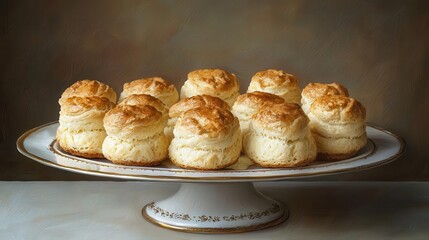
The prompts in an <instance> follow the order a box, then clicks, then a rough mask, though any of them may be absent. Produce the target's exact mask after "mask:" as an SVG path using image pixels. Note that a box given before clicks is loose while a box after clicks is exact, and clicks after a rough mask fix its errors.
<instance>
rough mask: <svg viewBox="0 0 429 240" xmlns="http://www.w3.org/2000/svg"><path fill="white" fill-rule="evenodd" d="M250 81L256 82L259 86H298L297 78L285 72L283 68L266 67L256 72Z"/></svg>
mask: <svg viewBox="0 0 429 240" xmlns="http://www.w3.org/2000/svg"><path fill="white" fill-rule="evenodd" d="M252 82H258V83H259V84H260V85H261V87H263V88H265V87H268V86H281V85H284V86H289V87H295V86H298V80H297V79H296V77H295V76H294V75H292V74H289V73H286V72H284V71H283V70H275V69H268V70H265V71H260V72H257V73H256V74H255V75H254V76H253V77H252Z"/></svg>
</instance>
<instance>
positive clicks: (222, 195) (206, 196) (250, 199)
mask: <svg viewBox="0 0 429 240" xmlns="http://www.w3.org/2000/svg"><path fill="white" fill-rule="evenodd" d="M57 128H58V123H57V122H53V123H48V124H45V125H42V126H39V127H36V128H33V129H31V130H29V131H27V132H26V133H24V134H23V135H22V136H21V137H20V138H19V139H18V141H17V148H18V150H19V152H21V153H22V154H23V155H25V156H27V157H29V158H31V159H33V160H35V161H37V162H39V163H42V164H44V165H47V166H51V167H55V168H59V169H63V170H67V171H71V172H77V173H83V174H89V175H95V176H103V177H112V178H120V179H128V180H150V181H170V182H181V186H180V188H179V190H178V191H177V192H176V193H175V194H173V195H172V196H170V197H168V198H166V199H162V200H159V201H156V202H151V203H148V204H147V205H146V206H144V208H143V209H142V215H143V217H144V218H145V219H146V220H148V221H149V222H151V223H154V224H157V225H160V226H162V227H165V228H169V229H173V230H180V231H185V232H197V233H235V232H246V231H253V230H258V229H263V228H267V227H270V226H275V225H277V224H280V223H282V222H284V221H285V220H286V219H287V218H288V216H289V211H288V209H287V207H286V206H285V204H283V203H281V202H278V201H276V200H274V199H271V198H269V197H268V196H265V195H264V194H262V193H260V192H259V191H258V190H257V189H255V187H254V186H253V182H257V181H269V180H284V179H292V178H299V177H310V176H319V175H325V174H333V173H341V172H352V171H358V170H363V169H368V168H373V167H377V166H380V165H383V164H386V163H388V162H390V161H393V160H394V159H396V158H397V157H399V156H400V155H401V154H402V153H403V151H404V148H405V145H404V141H403V140H402V138H400V137H398V136H396V135H395V134H393V133H391V132H388V131H385V130H383V129H381V128H379V127H374V126H367V127H366V130H367V134H368V139H369V141H368V143H367V145H366V146H365V147H364V148H363V149H362V150H360V151H359V152H358V153H357V154H356V155H355V156H354V157H352V158H349V159H346V160H342V161H338V162H315V163H313V164H311V165H309V166H305V167H299V168H279V169H267V168H260V167H256V166H251V167H249V168H248V169H245V170H228V169H227V170H218V171H194V170H186V169H180V168H176V167H173V166H172V165H170V164H167V165H161V166H158V167H135V166H122V165H116V164H112V163H110V162H108V161H107V160H105V159H96V160H94V159H86V158H81V157H76V156H73V155H70V154H68V153H66V152H64V151H63V150H62V149H61V148H60V147H59V146H58V144H57V143H56V141H55V133H56V130H57Z"/></svg>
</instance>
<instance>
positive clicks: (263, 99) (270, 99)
mask: <svg viewBox="0 0 429 240" xmlns="http://www.w3.org/2000/svg"><path fill="white" fill-rule="evenodd" d="M284 102H285V101H284V99H283V98H281V97H280V96H277V95H274V94H271V93H266V92H259V91H256V92H251V93H246V94H242V95H240V96H238V98H237V101H235V103H234V106H232V113H233V114H234V115H235V116H236V117H237V118H238V120H239V121H240V129H241V135H242V136H243V137H244V136H245V135H246V134H247V131H248V129H249V123H250V119H251V118H252V116H253V115H254V114H256V113H257V112H259V110H260V109H261V108H263V107H267V106H269V105H272V104H279V103H284Z"/></svg>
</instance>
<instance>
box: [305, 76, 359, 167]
mask: <svg viewBox="0 0 429 240" xmlns="http://www.w3.org/2000/svg"><path fill="white" fill-rule="evenodd" d="M302 108H303V109H304V111H305V112H306V113H307V114H308V116H309V118H310V129H311V132H312V134H313V136H314V138H315V140H316V144H317V151H318V159H320V160H341V159H346V158H348V157H350V156H353V155H354V154H356V152H357V151H359V150H360V149H361V148H363V147H364V146H365V144H366V141H367V137H366V127H365V117H366V111H365V108H364V107H363V105H362V104H361V103H360V102H358V101H357V100H355V99H353V98H350V97H349V93H348V90H347V89H346V88H345V87H344V86H342V85H340V84H338V83H331V84H323V83H310V84H308V85H307V86H306V87H305V88H304V90H303V91H302Z"/></svg>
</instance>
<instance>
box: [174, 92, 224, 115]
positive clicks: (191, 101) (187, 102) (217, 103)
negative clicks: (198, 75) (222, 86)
mask: <svg viewBox="0 0 429 240" xmlns="http://www.w3.org/2000/svg"><path fill="white" fill-rule="evenodd" d="M204 106H205V107H217V108H223V109H225V110H230V109H231V108H230V106H229V105H228V103H226V102H225V101H223V100H222V99H220V98H218V97H213V96H209V95H205V94H203V95H197V96H193V97H190V98H184V99H182V100H180V101H179V102H178V103H176V104H174V105H173V106H171V108H170V111H169V116H170V117H171V118H176V117H179V116H180V115H182V114H183V113H184V112H186V111H187V110H190V109H193V108H197V107H204Z"/></svg>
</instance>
